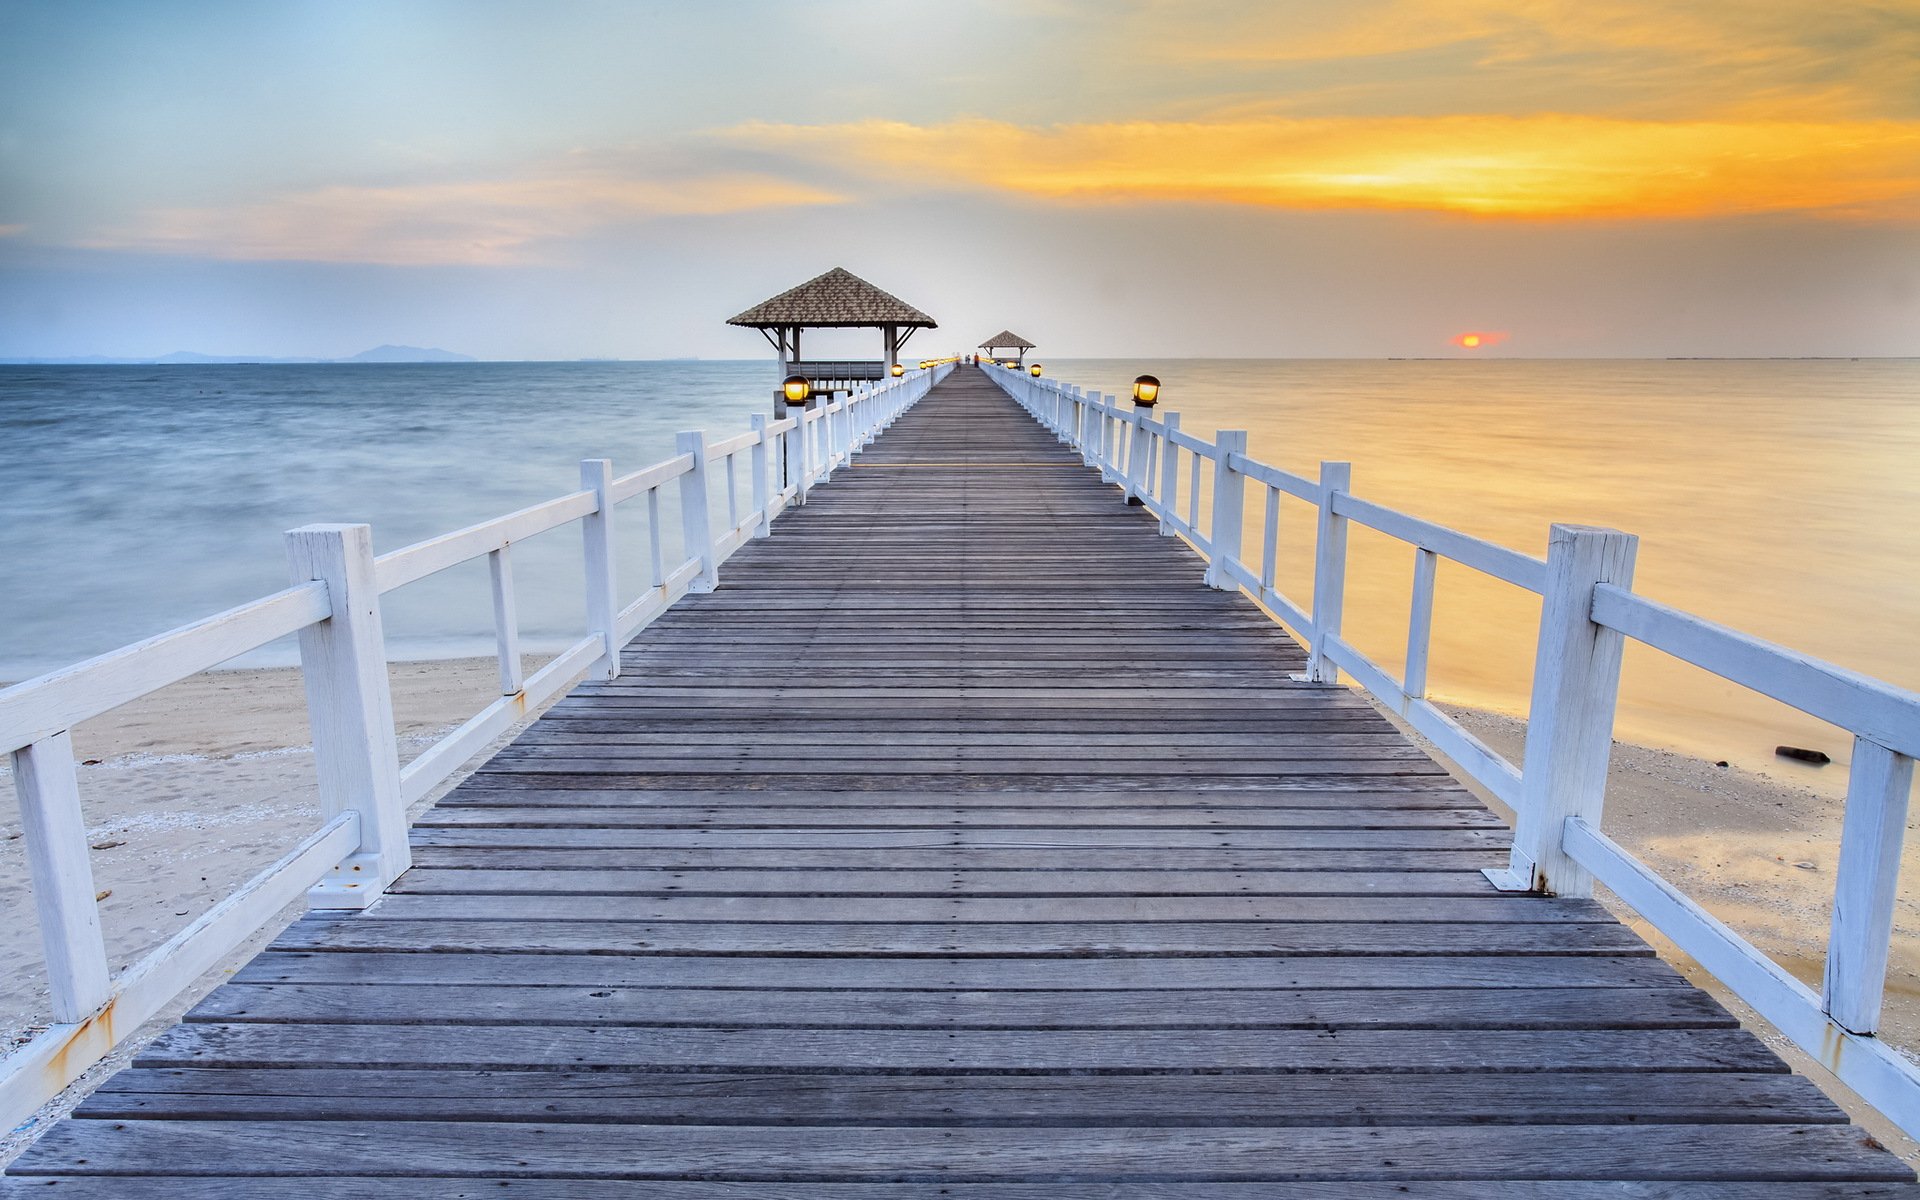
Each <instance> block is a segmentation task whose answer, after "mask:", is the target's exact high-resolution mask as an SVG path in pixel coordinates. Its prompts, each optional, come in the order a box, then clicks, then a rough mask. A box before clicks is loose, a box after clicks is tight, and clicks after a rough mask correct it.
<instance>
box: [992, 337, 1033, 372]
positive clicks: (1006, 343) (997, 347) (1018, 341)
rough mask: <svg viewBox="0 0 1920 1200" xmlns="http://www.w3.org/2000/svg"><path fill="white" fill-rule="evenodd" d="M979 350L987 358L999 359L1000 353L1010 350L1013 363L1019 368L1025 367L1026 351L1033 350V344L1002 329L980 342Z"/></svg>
mask: <svg viewBox="0 0 1920 1200" xmlns="http://www.w3.org/2000/svg"><path fill="white" fill-rule="evenodd" d="M980 349H982V350H985V351H986V352H987V357H989V358H999V357H1000V351H1002V350H1011V351H1013V352H1014V361H1015V362H1018V363H1019V364H1020V365H1021V366H1025V365H1026V363H1027V351H1029V350H1031V349H1033V343H1032V342H1030V341H1028V340H1027V339H1025V338H1023V337H1021V336H1020V335H1019V334H1017V333H1013V332H1011V331H1009V330H1005V329H1002V330H1001V331H1000V332H999V333H996V334H994V335H993V336H992V337H990V338H988V339H987V340H986V341H984V342H981V343H980Z"/></svg>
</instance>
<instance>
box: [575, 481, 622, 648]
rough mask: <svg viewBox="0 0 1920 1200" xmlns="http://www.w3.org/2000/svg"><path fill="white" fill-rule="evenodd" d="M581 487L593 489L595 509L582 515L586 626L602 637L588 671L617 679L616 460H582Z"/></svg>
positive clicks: (588, 490)
mask: <svg viewBox="0 0 1920 1200" xmlns="http://www.w3.org/2000/svg"><path fill="white" fill-rule="evenodd" d="M580 490H581V491H583V492H592V493H593V500H594V506H595V507H594V510H593V511H592V512H590V513H588V514H587V515H586V516H584V517H582V518H580V537H581V540H582V542H583V543H584V546H585V549H586V561H587V630H588V632H590V633H594V634H598V635H599V637H600V657H599V658H597V659H595V660H594V663H593V665H592V666H591V667H588V668H587V674H588V675H589V676H590V677H591V678H594V679H615V678H618V677H619V674H620V644H619V643H620V587H619V582H618V577H617V576H616V575H615V574H614V568H613V460H612V459H607V458H585V459H581V460H580Z"/></svg>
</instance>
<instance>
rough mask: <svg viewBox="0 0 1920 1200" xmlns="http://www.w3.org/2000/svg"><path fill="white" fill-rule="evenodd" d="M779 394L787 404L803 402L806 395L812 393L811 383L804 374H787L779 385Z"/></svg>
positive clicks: (805, 400)
mask: <svg viewBox="0 0 1920 1200" xmlns="http://www.w3.org/2000/svg"><path fill="white" fill-rule="evenodd" d="M780 394H781V395H782V396H784V397H785V398H786V401H787V403H788V404H805V403H806V402H807V397H809V396H811V395H813V384H812V382H811V381H809V380H808V379H807V377H806V376H805V375H789V376H787V378H786V381H785V382H784V383H782V384H781V385H780Z"/></svg>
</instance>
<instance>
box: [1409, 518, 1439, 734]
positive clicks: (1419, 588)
mask: <svg viewBox="0 0 1920 1200" xmlns="http://www.w3.org/2000/svg"><path fill="white" fill-rule="evenodd" d="M1439 565H1440V559H1439V556H1438V555H1436V554H1434V552H1433V551H1431V550H1429V549H1427V548H1426V547H1425V546H1415V547H1414V548H1413V596H1412V599H1411V600H1410V602H1409V603H1408V606H1407V608H1408V611H1407V670H1406V678H1405V680H1404V681H1403V683H1402V687H1403V688H1404V690H1405V691H1406V693H1407V695H1408V696H1411V697H1412V698H1414V699H1416V700H1420V699H1424V698H1425V697H1426V694H1427V657H1428V653H1429V651H1430V650H1431V648H1432V646H1433V585H1434V576H1435V575H1436V573H1437V572H1438V569H1439Z"/></svg>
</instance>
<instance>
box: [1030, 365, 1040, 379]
mask: <svg viewBox="0 0 1920 1200" xmlns="http://www.w3.org/2000/svg"><path fill="white" fill-rule="evenodd" d="M1027 373H1028V374H1029V375H1032V376H1033V377H1034V378H1035V379H1038V378H1040V364H1039V363H1035V364H1033V365H1032V366H1030V367H1028V368H1027Z"/></svg>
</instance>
